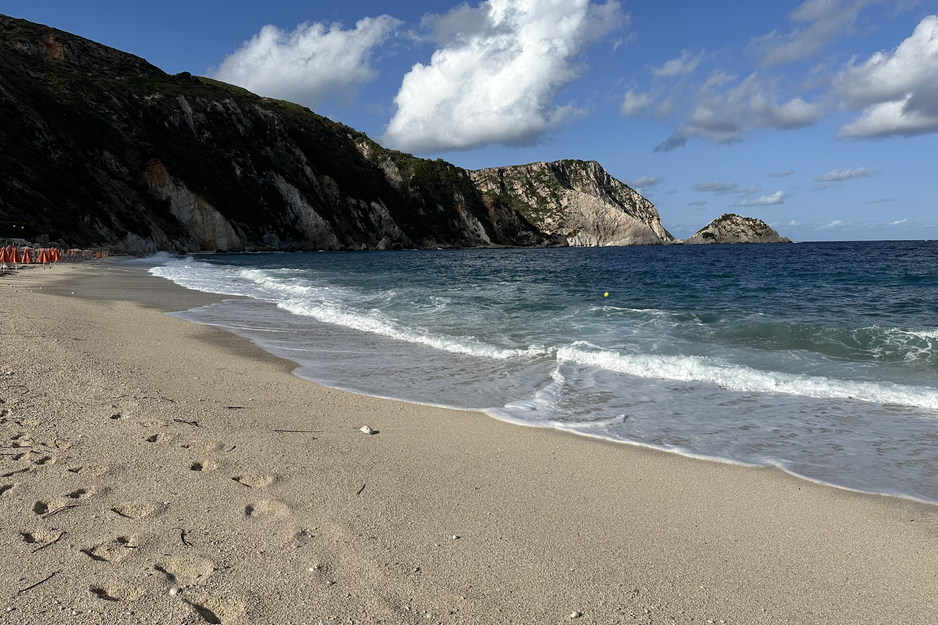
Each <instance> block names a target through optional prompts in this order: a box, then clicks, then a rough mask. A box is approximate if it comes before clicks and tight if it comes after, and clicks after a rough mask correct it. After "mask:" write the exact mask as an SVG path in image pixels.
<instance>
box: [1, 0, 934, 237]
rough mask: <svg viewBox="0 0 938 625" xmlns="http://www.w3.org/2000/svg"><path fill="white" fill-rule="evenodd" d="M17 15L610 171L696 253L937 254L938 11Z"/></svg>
mask: <svg viewBox="0 0 938 625" xmlns="http://www.w3.org/2000/svg"><path fill="white" fill-rule="evenodd" d="M0 13H4V14H7V15H12V16H14V17H20V18H24V19H28V20H31V21H35V22H40V23H43V24H48V25H50V26H55V27H56V28H60V29H62V30H66V31H70V32H73V33H76V34H79V35H82V36H84V37H87V38H89V39H93V40H95V41H99V42H101V43H104V44H107V45H110V46H113V47H115V48H119V49H121V50H125V51H128V52H131V53H133V54H137V55H139V56H142V57H144V58H146V59H147V60H148V61H150V62H151V63H153V64H155V65H157V66H159V67H161V68H162V69H163V70H165V71H167V72H169V73H177V72H181V71H188V72H191V73H194V74H201V75H209V76H213V77H217V78H219V79H223V80H226V81H228V82H236V83H238V84H241V85H243V86H245V87H247V88H249V89H251V90H252V91H255V92H258V93H261V94H263V95H268V96H271V97H280V98H284V99H289V100H293V101H297V102H300V103H302V104H305V105H307V106H309V107H310V108H312V109H313V110H315V111H316V112H318V113H321V114H323V115H328V116H329V117H331V118H333V119H336V120H339V121H341V122H343V123H346V124H348V125H350V126H353V127H355V128H357V129H359V130H362V131H365V132H367V133H368V135H369V136H371V137H372V138H374V139H376V140H378V141H379V142H381V143H383V144H385V145H388V146H389V147H395V148H398V149H402V150H404V151H408V152H413V153H415V154H418V155H420V156H426V157H431V158H443V159H445V160H448V161H450V162H453V163H455V164H457V165H460V166H462V167H466V168H470V169H477V168H482V167H493V166H498V165H511V164H519V163H529V162H533V161H541V160H546V161H550V160H557V159H561V158H578V159H584V160H596V161H599V162H600V163H601V164H602V165H603V166H604V167H605V168H606V169H607V170H608V171H609V172H610V173H611V174H612V175H613V176H615V177H616V178H618V179H620V180H623V181H625V182H628V183H629V184H631V185H632V186H634V187H636V188H638V189H640V190H641V192H642V193H643V194H644V195H646V196H647V197H648V198H649V199H651V200H652V201H653V202H654V203H655V205H656V206H657V207H658V210H659V212H660V213H661V216H662V221H663V222H664V224H665V227H667V228H668V229H669V230H670V231H671V232H672V233H673V234H674V235H675V236H678V237H686V236H689V235H690V234H693V232H695V231H696V230H697V229H699V228H700V227H702V226H703V225H705V224H706V223H707V222H709V221H710V220H712V219H714V218H715V217H718V216H719V215H721V214H722V213H724V212H736V213H740V214H743V215H749V216H753V217H759V218H761V219H764V220H765V221H767V222H769V223H770V224H772V225H773V226H774V227H775V228H776V229H777V230H779V232H781V233H782V234H783V235H787V236H789V237H791V238H792V239H794V240H800V241H810V240H860V239H926V238H927V239H935V238H938V200H936V198H938V0H918V1H916V0H881V1H876V0H852V1H851V0H808V1H807V2H800V3H799V2H773V3H752V2H745V3H744V2H721V3H701V2H682V1H669V0H661V1H658V2H635V1H632V2H625V1H622V2H611V1H610V2H605V3H603V2H590V1H589V0H489V1H488V2H484V3H479V2H470V3H468V4H458V3H454V2H442V1H433V2H431V1H412V2H408V3H401V4H392V3H379V2H343V3H335V2H328V3H327V2H317V1H312V2H310V1H307V2H292V1H283V2H278V1H276V0H272V1H269V2H266V3H257V2H238V1H227V2H218V1H214V0H211V1H205V2H177V1H176V0H164V1H163V2H160V3H128V2H125V1H123V2H115V1H97V2H95V1H89V2H81V3H76V2H73V1H70V0H69V1H60V0H49V1H37V0H28V1H20V0H12V1H10V0H0Z"/></svg>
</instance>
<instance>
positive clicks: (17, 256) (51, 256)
mask: <svg viewBox="0 0 938 625" xmlns="http://www.w3.org/2000/svg"><path fill="white" fill-rule="evenodd" d="M60 260H62V252H60V251H59V250H57V249H56V248H54V247H50V248H41V249H38V250H34V249H30V248H28V247H24V248H23V250H22V251H20V250H18V249H16V248H15V247H12V246H7V247H0V263H23V264H26V263H55V262H58V261H60Z"/></svg>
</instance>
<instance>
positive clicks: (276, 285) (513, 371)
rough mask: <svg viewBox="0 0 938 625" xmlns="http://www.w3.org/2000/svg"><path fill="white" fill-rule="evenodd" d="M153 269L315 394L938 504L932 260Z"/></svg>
mask: <svg viewBox="0 0 938 625" xmlns="http://www.w3.org/2000/svg"><path fill="white" fill-rule="evenodd" d="M151 260H154V262H158V263H161V264H160V265H159V266H156V267H154V268H153V269H151V271H152V273H154V274H155V275H158V276H163V277H166V278H169V279H170V280H172V281H174V282H176V283H178V284H180V285H183V286H186V287H189V288H193V289H198V290H201V291H208V292H212V293H224V294H231V295H241V296H246V297H247V298H249V299H231V300H226V301H225V302H223V303H219V304H213V305H211V306H206V307H203V308H196V309H193V310H189V311H185V312H182V313H178V314H177V316H179V317H181V318H183V319H187V320H190V321H194V322H198V323H206V324H212V325H215V326H218V327H221V328H224V329H226V330H230V331H232V332H235V333H237V334H239V335H242V336H245V337H248V338H250V339H251V340H253V341H254V342H255V343H257V344H258V345H259V346H261V347H262V348H264V349H266V350H268V351H270V352H272V353H274V354H276V355H278V356H283V357H285V358H289V359H291V360H293V361H295V362H296V363H298V365H299V368H298V369H297V371H296V373H297V375H299V376H300V377H303V378H306V379H309V380H313V381H315V382H319V383H321V384H325V385H328V386H332V387H337V388H341V389H346V390H351V391H356V392H360V393H367V394H370V395H377V396H382V397H392V398H396V399H403V400H407V401H413V402H420V403H429V404H435V405H444V406H452V407H459V408H472V409H480V410H484V411H485V412H487V413H488V414H489V415H491V416H492V417H495V418H497V419H503V420H506V421H511V422H515V423H519V424H525V425H535V426H543V427H553V428H558V429H563V430H567V431H570V432H576V433H579V434H584V435H589V436H596V437H601V438H606V439H610V440H615V441H622V442H629V443H633V444H641V445H648V446H652V447H656V448H660V449H665V450H668V451H673V452H677V453H682V454H687V455H692V456H699V457H705V458H713V459H720V460H724V461H730V462H737V463H743V464H750V465H777V466H779V467H781V468H783V469H785V470H786V471H789V472H791V473H794V474H797V475H800V476H803V477H805V478H808V479H812V480H818V481H822V482H826V483H830V484H834V485H837V486H841V487H845V488H851V489H857V490H861V491H867V492H877V493H886V494H892V495H901V496H906V497H912V498H917V499H923V500H927V501H931V502H938V242H934V241H902V242H853V243H799V244H793V245H712V246H664V247H619V248H565V249H506V250H455V251H449V250H447V251H444V250H436V251H403V252H357V253H341V252H320V253H289V254H288V253H277V254H243V255H204V256H201V255H200V256H195V257H187V258H177V257H169V256H167V255H158V256H157V257H154V259H151Z"/></svg>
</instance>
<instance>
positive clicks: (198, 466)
mask: <svg viewBox="0 0 938 625" xmlns="http://www.w3.org/2000/svg"><path fill="white" fill-rule="evenodd" d="M217 468H218V463H216V462H212V461H211V460H196V461H193V462H191V463H190V464H189V470H190V471H214V470H215V469H217Z"/></svg>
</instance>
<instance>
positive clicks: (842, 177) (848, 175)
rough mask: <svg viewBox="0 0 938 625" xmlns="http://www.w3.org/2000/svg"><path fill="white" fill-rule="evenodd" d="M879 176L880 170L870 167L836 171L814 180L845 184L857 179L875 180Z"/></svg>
mask: <svg viewBox="0 0 938 625" xmlns="http://www.w3.org/2000/svg"><path fill="white" fill-rule="evenodd" d="M878 175H879V170H878V169H876V168H875V167H874V168H870V167H857V168H856V169H834V170H832V171H829V172H827V173H826V174H824V175H823V176H818V177H817V178H815V179H814V181H815V182H844V181H846V180H853V179H855V178H873V177H875V176H878Z"/></svg>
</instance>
